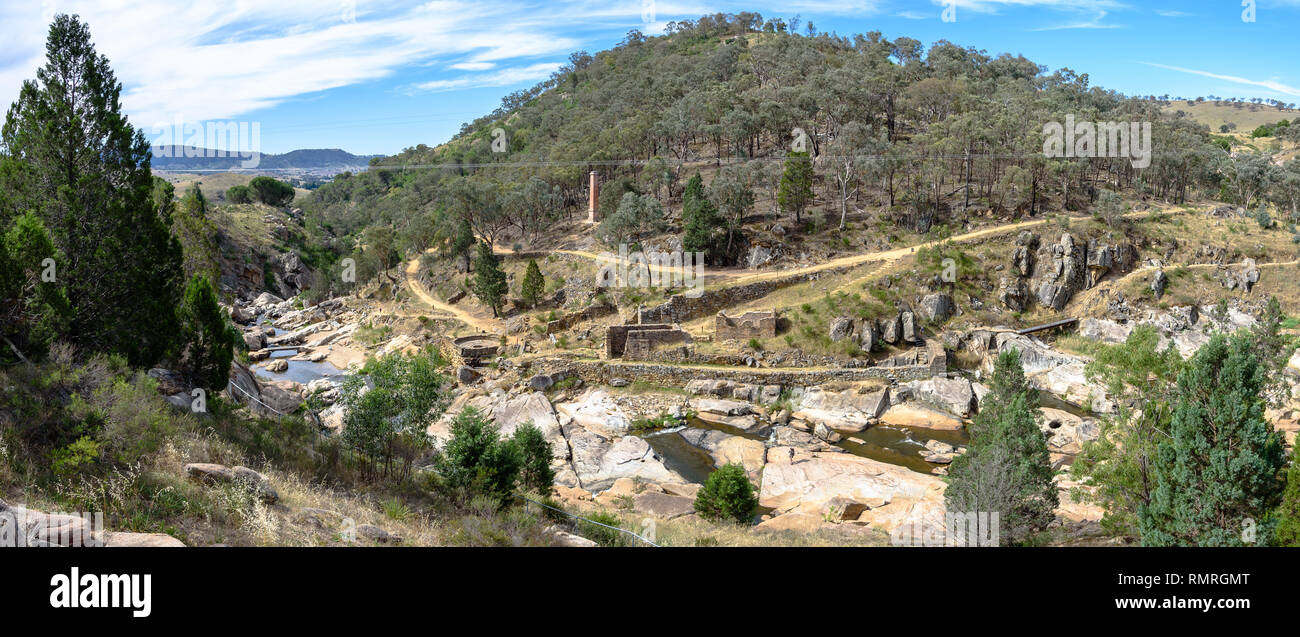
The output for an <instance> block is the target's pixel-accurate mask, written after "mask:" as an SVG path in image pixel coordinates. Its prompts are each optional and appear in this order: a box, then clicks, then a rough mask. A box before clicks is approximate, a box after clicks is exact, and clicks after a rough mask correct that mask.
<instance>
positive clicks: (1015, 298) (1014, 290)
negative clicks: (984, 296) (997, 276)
mask: <svg viewBox="0 0 1300 637" xmlns="http://www.w3.org/2000/svg"><path fill="white" fill-rule="evenodd" d="M1029 298H1030V297H1029V285H1028V284H1026V283H1025V280H1024V279H1017V278H1011V279H1008V278H1007V277H1002V279H1001V280H1000V281H999V282H998V302H1000V303H1002V305H1004V306H1006V308H1007V309H1008V310H1011V311H1012V312H1023V311H1025V309H1026V308H1027V307H1029Z"/></svg>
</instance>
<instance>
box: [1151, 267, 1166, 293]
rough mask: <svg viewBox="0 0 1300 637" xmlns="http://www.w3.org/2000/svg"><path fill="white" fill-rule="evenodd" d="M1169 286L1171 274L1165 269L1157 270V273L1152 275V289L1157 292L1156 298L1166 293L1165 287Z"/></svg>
mask: <svg viewBox="0 0 1300 637" xmlns="http://www.w3.org/2000/svg"><path fill="white" fill-rule="evenodd" d="M1166 287H1169V276H1168V275H1166V274H1165V271H1164V270H1156V273H1155V275H1153V276H1152V277H1151V291H1152V292H1154V293H1155V295H1156V298H1157V299H1159V298H1160V297H1162V296H1164V295H1165V288H1166Z"/></svg>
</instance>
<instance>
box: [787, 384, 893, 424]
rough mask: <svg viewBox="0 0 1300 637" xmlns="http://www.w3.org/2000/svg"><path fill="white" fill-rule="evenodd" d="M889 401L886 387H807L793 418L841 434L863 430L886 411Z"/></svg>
mask: <svg viewBox="0 0 1300 637" xmlns="http://www.w3.org/2000/svg"><path fill="white" fill-rule="evenodd" d="M889 399H890V396H889V389H888V388H884V389H876V390H868V389H866V388H855V389H846V390H842V391H831V390H826V389H823V388H822V387H819V386H817V387H809V388H808V389H807V391H805V392H804V393H803V396H802V397H801V398H800V399H799V405H798V409H797V410H796V411H795V412H794V414H793V416H794V417H795V418H800V419H803V420H806V421H809V422H812V423H821V424H824V425H826V426H828V427H830V428H832V429H838V430H841V431H863V430H865V429H866V428H867V427H870V426H871V425H872V424H874V423H875V422H876V420H877V419H878V418H880V415H881V414H883V413H884V412H885V410H886V409H889Z"/></svg>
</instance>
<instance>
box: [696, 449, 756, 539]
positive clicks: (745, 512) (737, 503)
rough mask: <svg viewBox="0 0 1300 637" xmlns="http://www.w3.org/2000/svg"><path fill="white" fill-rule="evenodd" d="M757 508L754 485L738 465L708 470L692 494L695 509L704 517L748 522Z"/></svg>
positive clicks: (741, 522) (740, 522)
mask: <svg viewBox="0 0 1300 637" xmlns="http://www.w3.org/2000/svg"><path fill="white" fill-rule="evenodd" d="M757 508H758V496H757V495H755V494H754V485H753V484H750V482H749V476H746V475H745V469H744V467H741V466H740V465H738V464H728V465H724V466H722V467H720V468H718V470H717V471H714V472H713V473H710V474H709V479H708V480H705V481H704V487H703V488H701V489H700V492H699V493H698V494H696V496H695V510H696V511H697V512H698V513H699V514H700V516H701V517H703V518H704V519H706V520H713V521H720V520H730V521H733V522H735V523H737V524H749V523H750V522H751V521H752V519H753V517H754V511H755V510H756V509H757Z"/></svg>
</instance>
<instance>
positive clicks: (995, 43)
mask: <svg viewBox="0 0 1300 637" xmlns="http://www.w3.org/2000/svg"><path fill="white" fill-rule="evenodd" d="M1243 4H1247V5H1253V6H1243ZM949 5H953V6H955V17H956V19H955V21H944V19H943V17H944V13H945V10H947V9H949V8H950V6H949ZM742 10H750V11H757V12H759V13H762V14H763V15H764V16H765V17H783V18H786V19H787V20H788V19H789V18H791V17H793V16H795V15H796V14H797V15H800V16H801V17H802V20H803V21H804V22H808V21H811V22H813V23H814V24H815V25H816V26H817V28H818V30H820V31H833V32H836V33H839V34H841V35H851V34H854V33H860V32H866V31H871V30H878V31H881V32H882V33H884V34H885V36H886V37H889V38H894V37H899V36H908V37H913V38H916V39H918V40H920V41H921V42H923V43H924V44H926V45H927V46H928V45H930V44H932V43H934V42H935V41H938V40H949V41H951V42H954V43H956V44H958V45H961V46H973V47H975V48H978V49H983V50H985V51H987V52H989V53H990V54H997V53H1002V52H1007V53H1013V54H1023V55H1025V56H1026V57H1028V58H1030V59H1032V60H1034V61H1035V62H1038V63H1039V64H1045V65H1047V66H1048V67H1049V68H1050V69H1057V68H1061V67H1069V68H1071V69H1073V70H1074V71H1076V72H1078V73H1087V74H1088V75H1089V77H1090V78H1091V81H1092V83H1093V84H1094V85H1099V86H1103V87H1106V88H1110V89H1115V90H1118V91H1121V92H1124V93H1127V94H1131V95H1148V94H1154V95H1164V94H1169V95H1173V96H1187V97H1196V96H1201V95H1217V96H1222V97H1241V98H1251V97H1262V98H1275V99H1280V100H1283V101H1285V102H1296V103H1300V65H1297V64H1296V54H1297V52H1298V51H1300V47H1298V46H1297V42H1296V35H1295V33H1296V32H1295V27H1296V25H1300V0H1187V1H1183V2H1177V1H1173V0H1149V1H1137V0H1129V1H1122V0H845V1H840V0H796V1H794V2H785V3H773V2H732V1H730V0H727V1H718V2H713V1H711V0H677V1H663V0H628V1H620V0H605V1H600V2H595V1H582V0H577V1H574V0H562V1H553V2H480V1H475V0H437V1H435V2H402V1H397V0H355V1H353V0H282V1H276V0H227V1H220V2H219V1H216V0H187V1H186V2H184V3H177V2H171V1H168V0H95V1H73V0H3V1H0V24H4V25H5V32H6V33H5V37H4V38H3V39H0V102H2V103H3V104H4V105H7V104H9V103H10V102H12V101H13V99H14V97H15V96H16V95H17V93H18V88H19V86H20V84H21V82H22V80H23V79H27V78H31V77H33V76H34V74H35V69H36V67H37V66H38V65H39V64H41V62H42V56H43V54H44V50H43V47H44V36H45V26H44V25H45V24H46V23H47V22H48V19H49V17H50V16H52V15H53V14H55V13H61V12H67V13H77V14H80V15H81V16H82V17H83V19H84V20H86V21H87V22H88V23H89V25H90V28H91V33H92V35H93V36H94V38H95V41H96V45H97V47H98V49H99V51H100V52H101V53H103V54H105V55H107V56H108V57H109V59H110V61H111V62H112V64H113V66H114V68H115V70H116V71H117V75H118V78H119V80H121V81H122V83H123V85H124V91H123V103H124V107H125V108H126V110H127V113H128V115H129V116H130V117H131V120H132V122H133V123H135V125H136V126H138V127H140V128H142V129H143V130H144V131H145V134H146V136H147V137H149V138H150V139H151V140H153V141H166V138H167V137H168V134H169V132H170V131H171V130H173V129H174V128H175V126H174V124H175V123H176V122H178V121H180V122H184V123H185V124H189V125H202V123H203V122H205V121H223V122H224V121H236V122H248V123H256V124H257V125H258V126H259V127H260V132H261V135H260V150H261V151H262V152H268V153H278V152H284V151H288V150H293V149H295V148H343V149H345V150H348V151H350V152H354V153H358V154H389V153H394V152H398V151H400V150H401V149H403V148H406V147H408V146H414V145H416V144H420V143H425V144H429V145H435V144H438V143H441V142H443V141H446V140H447V139H448V138H450V137H451V136H452V135H454V134H455V133H456V131H458V130H459V128H460V125H461V124H462V123H463V122H466V121H471V120H473V119H474V118H476V117H477V116H480V115H482V114H485V113H487V112H489V111H491V110H492V109H494V108H496V106H497V105H499V103H500V99H501V96H502V95H505V94H506V93H509V92H511V91H514V90H517V89H520V88H526V87H528V86H531V85H533V84H535V83H537V82H538V81H540V80H542V79H544V78H545V77H547V76H548V75H549V74H550V73H551V72H552V71H553V70H554V69H555V68H557V67H558V66H559V65H560V64H562V63H564V61H565V60H566V59H567V57H568V54H569V53H570V52H571V51H574V50H578V49H586V50H587V51H589V52H592V53H594V52H596V51H599V50H602V49H606V48H609V47H611V46H613V45H614V44H615V43H617V42H618V41H619V40H620V39H622V38H623V36H624V35H625V34H626V33H627V32H628V31H629V30H631V29H640V30H641V31H643V32H645V33H647V34H654V33H657V32H659V31H660V30H661V29H662V28H663V25H664V24H665V23H666V22H668V21H670V20H677V19H694V18H696V17H699V16H700V15H702V14H704V13H712V12H715V11H721V12H736V11H742ZM1251 11H1253V13H1254V21H1253V22H1252V21H1247V20H1245V19H1243V17H1244V16H1245V17H1249V12H1251ZM949 15H952V13H949ZM182 141H183V140H182Z"/></svg>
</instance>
